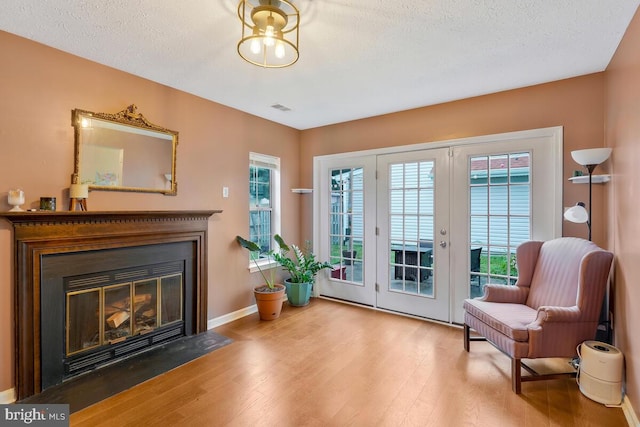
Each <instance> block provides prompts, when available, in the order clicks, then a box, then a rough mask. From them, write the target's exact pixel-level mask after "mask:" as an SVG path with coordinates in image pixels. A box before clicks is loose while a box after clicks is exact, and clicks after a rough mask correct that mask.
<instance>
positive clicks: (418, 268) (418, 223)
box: [376, 148, 450, 321]
mask: <svg viewBox="0 0 640 427" xmlns="http://www.w3.org/2000/svg"><path fill="white" fill-rule="evenodd" d="M449 161H450V157H449V149H448V148H439V149H433V150H422V151H413V152H403V153H395V154H386V155H381V156H377V170H378V180H377V210H376V213H377V216H378V217H377V224H378V230H377V231H378V232H377V234H378V236H377V237H378V238H377V258H376V259H377V263H376V265H377V284H378V286H377V291H378V292H377V306H378V307H379V308H384V309H388V310H393V311H398V312H402V313H410V314H414V315H418V316H423V317H429V318H432V319H437V320H443V321H449V301H450V291H449V283H450V281H449V247H448V246H449V235H448V234H449V205H450V203H449V183H450V178H449V171H450V166H449Z"/></svg>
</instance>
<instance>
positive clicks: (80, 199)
mask: <svg viewBox="0 0 640 427" xmlns="http://www.w3.org/2000/svg"><path fill="white" fill-rule="evenodd" d="M88 198H89V184H71V186H70V187H69V210H70V211H75V210H76V208H77V207H78V206H79V207H80V209H79V210H81V211H86V210H87V199H88Z"/></svg>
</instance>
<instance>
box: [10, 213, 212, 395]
mask: <svg viewBox="0 0 640 427" xmlns="http://www.w3.org/2000/svg"><path fill="white" fill-rule="evenodd" d="M218 212H220V211H160V212H48V213H45V212H17V213H13V212H11V213H3V214H2V216H3V217H4V218H5V219H7V220H9V221H10V222H11V223H12V224H13V225H14V242H15V257H16V263H15V265H16V271H15V278H16V280H15V281H16V292H15V295H16V322H15V325H16V392H17V396H18V400H21V399H24V398H26V397H29V396H31V395H33V394H37V393H39V392H41V391H43V390H45V389H47V388H49V387H51V386H53V385H56V384H59V383H61V382H63V381H65V380H67V379H70V378H73V377H75V376H77V375H80V374H89V375H90V371H92V370H94V369H96V368H99V367H101V366H103V365H107V364H112V363H115V362H118V361H120V360H123V359H125V358H127V357H130V356H132V355H134V354H139V353H141V352H144V351H145V350H147V349H150V348H152V347H155V346H158V345H162V344H164V343H167V342H169V341H172V340H174V339H178V338H180V337H183V336H187V335H193V334H196V333H199V332H204V331H205V330H206V321H207V316H206V304H207V297H206V295H207V293H206V283H207V281H206V277H207V265H206V243H207V224H208V218H209V216H211V215H212V214H214V213H218Z"/></svg>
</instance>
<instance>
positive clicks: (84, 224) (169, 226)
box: [0, 210, 222, 400]
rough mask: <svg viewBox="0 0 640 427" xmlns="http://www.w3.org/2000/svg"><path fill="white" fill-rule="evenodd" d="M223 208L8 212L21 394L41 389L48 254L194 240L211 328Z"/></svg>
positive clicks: (203, 311)
mask: <svg viewBox="0 0 640 427" xmlns="http://www.w3.org/2000/svg"><path fill="white" fill-rule="evenodd" d="M220 212H222V211H221V210H190V211H189V210H180V211H101V212H99V211H96V212H86V211H79V212H44V211H37V212H2V213H0V218H4V219H5V220H7V221H9V222H10V223H11V224H12V225H13V241H14V254H15V255H14V257H15V260H14V266H15V268H14V278H15V292H14V295H15V345H16V350H15V352H16V357H15V382H16V392H17V398H18V400H21V399H24V398H26V397H28V396H31V395H33V394H36V393H39V392H40V391H41V390H42V388H41V381H40V380H41V377H40V342H41V341H40V266H41V259H42V256H44V255H51V254H62V253H69V252H82V251H95V250H102V249H114V248H124V247H133V246H143V245H154V244H163V243H172V242H185V241H187V242H193V244H194V247H195V251H196V259H197V264H198V265H197V272H196V274H197V289H196V290H195V292H196V294H197V298H198V304H197V306H196V311H197V313H196V323H197V325H196V328H197V332H204V331H206V328H207V229H208V221H209V217H210V216H211V215H213V214H216V213H220Z"/></svg>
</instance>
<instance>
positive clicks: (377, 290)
mask: <svg viewBox="0 0 640 427" xmlns="http://www.w3.org/2000/svg"><path fill="white" fill-rule="evenodd" d="M376 292H380V285H379V284H377V283H376Z"/></svg>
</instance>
